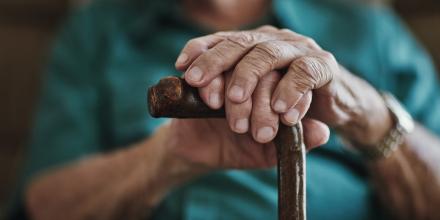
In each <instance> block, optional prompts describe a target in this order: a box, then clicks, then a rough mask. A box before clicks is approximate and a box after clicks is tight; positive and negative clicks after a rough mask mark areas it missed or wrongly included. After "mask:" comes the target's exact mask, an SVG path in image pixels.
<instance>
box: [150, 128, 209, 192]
mask: <svg viewBox="0 0 440 220" xmlns="http://www.w3.org/2000/svg"><path fill="white" fill-rule="evenodd" d="M170 127H171V126H170V124H168V123H166V124H164V125H162V126H161V127H159V128H158V129H157V131H156V133H155V134H154V137H153V139H152V141H153V142H155V144H154V145H155V146H156V147H157V148H160V151H161V152H160V158H161V159H160V163H159V164H160V165H159V166H160V167H161V175H162V174H164V175H163V177H164V178H163V179H164V180H166V182H168V183H169V184H171V185H174V186H176V185H180V184H182V183H184V182H186V181H188V180H190V179H192V178H196V177H198V176H200V175H202V174H204V173H205V172H206V170H205V169H203V168H201V167H200V166H197V165H195V164H193V163H191V162H190V161H188V160H186V159H185V158H183V157H181V156H179V155H178V154H177V153H176V152H175V150H174V149H176V148H177V147H178V146H177V145H180V144H182V143H178V142H177V141H176V140H175V138H174V137H173V135H172V134H173V133H172V131H171V128H170Z"/></svg>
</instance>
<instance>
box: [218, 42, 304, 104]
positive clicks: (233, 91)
mask: <svg viewBox="0 0 440 220" xmlns="http://www.w3.org/2000/svg"><path fill="white" fill-rule="evenodd" d="M309 50H310V49H308V48H306V47H305V46H304V45H302V44H301V43H296V42H287V41H266V42H263V43H259V44H257V45H256V46H255V47H254V48H253V49H252V50H251V51H250V52H249V53H248V54H246V56H244V57H243V59H242V60H241V61H240V62H239V63H238V64H237V66H236V67H235V69H234V72H233V74H232V80H231V83H230V84H228V87H227V98H228V99H230V100H231V101H233V102H236V103H240V102H243V101H245V100H247V99H248V98H249V97H250V96H251V95H252V92H253V91H254V89H255V86H256V85H257V83H258V81H259V80H260V78H261V77H263V76H264V75H266V74H267V73H269V72H271V71H273V70H276V69H280V68H284V67H286V66H288V65H289V64H290V63H291V62H292V61H293V60H294V59H296V58H298V57H300V56H304V55H305V54H306V53H307V52H308V51H309Z"/></svg>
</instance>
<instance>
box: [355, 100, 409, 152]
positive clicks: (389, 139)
mask: <svg viewBox="0 0 440 220" xmlns="http://www.w3.org/2000/svg"><path fill="white" fill-rule="evenodd" d="M381 95H382V98H383V100H384V102H385V105H386V106H387V108H388V110H389V111H390V113H391V115H392V117H393V121H394V127H393V128H392V129H391V130H390V131H389V133H388V134H387V135H386V136H385V137H384V138H383V139H382V141H381V142H379V143H378V144H377V145H376V146H375V147H361V148H357V149H361V150H359V151H360V153H361V154H362V156H364V157H366V158H367V159H373V160H374V159H380V158H386V157H389V156H390V155H391V154H392V153H393V152H394V151H395V150H396V149H397V148H398V147H399V146H400V145H402V143H403V141H404V137H405V135H407V134H408V133H411V132H412V131H413V130H414V120H413V118H412V117H411V115H410V114H409V113H408V112H407V111H406V110H405V108H404V107H403V106H402V105H401V104H400V103H399V101H398V100H397V99H396V98H395V97H394V96H393V95H392V94H391V93H388V92H381Z"/></svg>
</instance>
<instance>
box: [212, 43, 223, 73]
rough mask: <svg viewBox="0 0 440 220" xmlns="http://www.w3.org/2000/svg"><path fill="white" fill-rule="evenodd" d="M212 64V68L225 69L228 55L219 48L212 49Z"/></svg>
mask: <svg viewBox="0 0 440 220" xmlns="http://www.w3.org/2000/svg"><path fill="white" fill-rule="evenodd" d="M211 54H212V56H211V57H210V58H211V63H210V66H216V67H220V68H223V67H224V66H225V65H226V64H225V59H226V58H227V55H226V54H225V53H224V51H223V50H220V49H219V48H216V47H214V48H212V49H211Z"/></svg>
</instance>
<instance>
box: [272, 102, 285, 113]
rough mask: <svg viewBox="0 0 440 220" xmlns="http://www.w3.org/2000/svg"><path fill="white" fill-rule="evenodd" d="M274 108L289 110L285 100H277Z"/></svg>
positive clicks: (283, 110)
mask: <svg viewBox="0 0 440 220" xmlns="http://www.w3.org/2000/svg"><path fill="white" fill-rule="evenodd" d="M273 108H274V110H275V111H277V112H285V111H286V110H287V104H286V103H285V102H284V101H283V100H277V101H276V102H275V105H274V107H273Z"/></svg>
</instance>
